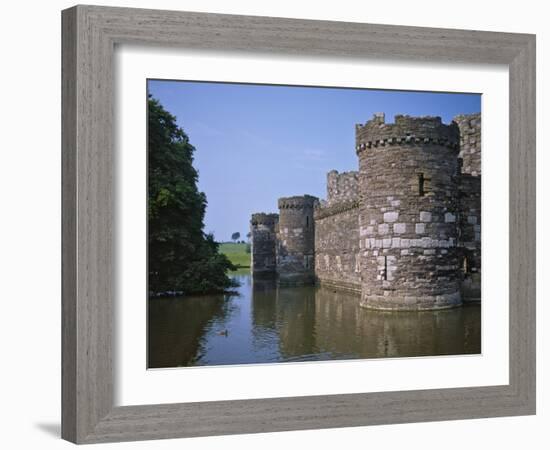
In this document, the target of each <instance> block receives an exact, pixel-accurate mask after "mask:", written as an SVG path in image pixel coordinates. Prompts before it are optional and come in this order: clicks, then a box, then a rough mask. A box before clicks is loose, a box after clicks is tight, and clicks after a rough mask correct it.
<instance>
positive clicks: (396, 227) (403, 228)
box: [393, 223, 407, 234]
mask: <svg viewBox="0 0 550 450" xmlns="http://www.w3.org/2000/svg"><path fill="white" fill-rule="evenodd" d="M393 232H394V233H395V234H402V233H406V232H407V224H406V223H394V224H393Z"/></svg>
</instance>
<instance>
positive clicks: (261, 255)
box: [250, 213, 279, 275]
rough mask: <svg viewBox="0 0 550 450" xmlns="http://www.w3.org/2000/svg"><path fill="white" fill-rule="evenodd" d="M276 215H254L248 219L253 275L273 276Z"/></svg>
mask: <svg viewBox="0 0 550 450" xmlns="http://www.w3.org/2000/svg"><path fill="white" fill-rule="evenodd" d="M278 223H279V215H278V214H266V213H256V214H252V218H251V219H250V242H251V266H250V268H251V271H252V274H254V275H264V274H265V275H268V274H275V271H276V268H277V264H276V243H277V227H278Z"/></svg>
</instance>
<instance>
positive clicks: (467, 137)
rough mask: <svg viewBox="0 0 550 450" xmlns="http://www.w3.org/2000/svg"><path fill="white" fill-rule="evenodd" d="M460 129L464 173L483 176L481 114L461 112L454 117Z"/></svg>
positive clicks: (460, 156)
mask: <svg viewBox="0 0 550 450" xmlns="http://www.w3.org/2000/svg"><path fill="white" fill-rule="evenodd" d="M453 120H454V121H455V122H456V124H457V125H458V129H459V130H460V152H459V154H458V157H459V158H460V159H461V160H462V173H467V174H469V175H473V176H474V177H476V176H481V114H466V115H464V114H461V115H459V116H456V117H455V118H454V119H453Z"/></svg>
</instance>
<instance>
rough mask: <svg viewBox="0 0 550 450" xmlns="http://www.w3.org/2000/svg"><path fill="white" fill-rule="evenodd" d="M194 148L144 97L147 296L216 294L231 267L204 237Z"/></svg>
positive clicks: (228, 282)
mask: <svg viewBox="0 0 550 450" xmlns="http://www.w3.org/2000/svg"><path fill="white" fill-rule="evenodd" d="M194 152H195V148H194V147H193V145H191V143H190V142H189V137H188V136H187V135H186V134H185V132H184V131H183V129H181V128H180V127H178V126H177V123H176V118H175V117H174V116H173V115H172V114H170V113H169V112H168V111H166V110H165V109H164V107H163V106H162V105H161V104H160V102H159V101H158V100H157V99H155V98H152V97H149V98H148V152H147V156H148V193H147V198H148V202H147V220H148V289H149V292H150V294H161V293H166V292H179V293H182V294H192V293H209V292H220V291H224V290H227V289H229V288H231V287H234V286H235V285H236V283H235V282H234V281H233V280H232V279H231V278H230V277H229V276H228V275H227V272H228V270H235V269H236V267H235V266H234V265H233V264H232V263H231V262H230V261H229V259H228V258H227V257H226V256H225V255H223V254H221V253H220V252H219V246H218V243H217V242H216V241H215V240H214V237H213V235H212V234H208V233H205V232H204V214H205V211H206V206H207V199H206V195H205V194H204V192H200V191H199V189H198V187H197V181H198V173H197V171H196V169H195V168H194V167H193V154H194Z"/></svg>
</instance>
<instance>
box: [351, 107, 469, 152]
mask: <svg viewBox="0 0 550 450" xmlns="http://www.w3.org/2000/svg"><path fill="white" fill-rule="evenodd" d="M355 135H356V147H355V150H356V152H357V154H358V155H359V154H360V153H361V152H362V151H364V150H365V149H370V148H378V147H392V146H403V145H417V146H418V145H419V146H424V145H430V144H433V145H438V146H444V147H447V148H451V149H454V150H457V151H458V149H459V143H460V136H459V129H458V126H457V124H456V123H454V122H453V123H451V124H449V125H446V124H444V123H442V121H441V117H437V116H423V117H411V116H403V115H397V116H395V121H394V123H386V122H385V116H384V114H381V113H379V114H375V115H374V117H373V119H371V120H369V121H368V122H367V123H365V124H364V125H361V124H357V125H356V126H355Z"/></svg>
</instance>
